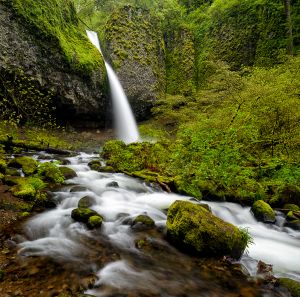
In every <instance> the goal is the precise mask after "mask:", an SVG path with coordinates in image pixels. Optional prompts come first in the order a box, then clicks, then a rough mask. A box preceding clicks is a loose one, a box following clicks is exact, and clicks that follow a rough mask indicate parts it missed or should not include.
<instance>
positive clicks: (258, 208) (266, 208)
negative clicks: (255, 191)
mask: <svg viewBox="0 0 300 297" xmlns="http://www.w3.org/2000/svg"><path fill="white" fill-rule="evenodd" d="M251 212H252V213H253V215H254V216H255V218H256V219H257V220H258V221H261V222H264V223H274V222H275V220H276V218H275V212H274V210H273V209H272V207H271V206H270V205H269V204H268V203H266V202H264V201H263V200H258V201H256V202H255V203H254V204H253V205H252V207H251Z"/></svg>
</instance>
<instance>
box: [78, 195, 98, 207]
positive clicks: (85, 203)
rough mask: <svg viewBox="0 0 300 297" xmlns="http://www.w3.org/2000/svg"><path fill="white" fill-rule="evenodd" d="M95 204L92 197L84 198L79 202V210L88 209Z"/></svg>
mask: <svg viewBox="0 0 300 297" xmlns="http://www.w3.org/2000/svg"><path fill="white" fill-rule="evenodd" d="M94 203H95V199H94V198H93V197H91V196H84V197H82V198H81V199H80V200H79V201H78V208H88V207H91V206H92V205H93V204H94Z"/></svg>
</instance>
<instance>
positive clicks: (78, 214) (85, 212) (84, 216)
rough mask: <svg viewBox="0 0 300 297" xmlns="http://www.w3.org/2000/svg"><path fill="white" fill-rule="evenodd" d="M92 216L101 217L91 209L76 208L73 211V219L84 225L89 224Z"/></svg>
mask: <svg viewBox="0 0 300 297" xmlns="http://www.w3.org/2000/svg"><path fill="white" fill-rule="evenodd" d="M92 216H100V215H99V214H98V213H97V212H96V211H94V210H92V209H90V208H75V209H73V210H72V213H71V217H72V218H73V219H74V220H75V221H77V222H82V223H87V222H88V220H89V218H90V217H92Z"/></svg>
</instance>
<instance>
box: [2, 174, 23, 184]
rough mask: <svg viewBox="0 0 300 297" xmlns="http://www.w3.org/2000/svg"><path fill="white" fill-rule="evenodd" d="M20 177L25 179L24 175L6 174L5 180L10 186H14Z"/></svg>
mask: <svg viewBox="0 0 300 297" xmlns="http://www.w3.org/2000/svg"><path fill="white" fill-rule="evenodd" d="M20 179H24V177H19V176H9V175H6V176H5V177H4V179H3V182H4V183H5V184H6V185H8V186H14V185H17V184H18V183H19V181H20Z"/></svg>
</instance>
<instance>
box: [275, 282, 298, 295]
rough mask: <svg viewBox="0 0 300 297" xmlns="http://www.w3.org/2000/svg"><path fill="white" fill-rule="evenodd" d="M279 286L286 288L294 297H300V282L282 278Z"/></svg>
mask: <svg viewBox="0 0 300 297" xmlns="http://www.w3.org/2000/svg"><path fill="white" fill-rule="evenodd" d="M279 284H280V285H281V286H284V287H286V288H287V289H288V290H289V291H290V293H291V295H292V297H300V283H299V282H297V281H295V280H292V279H289V278H280V279H279Z"/></svg>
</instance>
